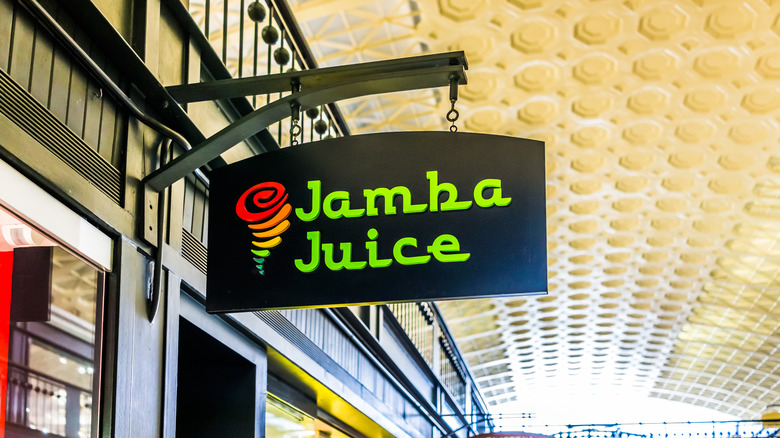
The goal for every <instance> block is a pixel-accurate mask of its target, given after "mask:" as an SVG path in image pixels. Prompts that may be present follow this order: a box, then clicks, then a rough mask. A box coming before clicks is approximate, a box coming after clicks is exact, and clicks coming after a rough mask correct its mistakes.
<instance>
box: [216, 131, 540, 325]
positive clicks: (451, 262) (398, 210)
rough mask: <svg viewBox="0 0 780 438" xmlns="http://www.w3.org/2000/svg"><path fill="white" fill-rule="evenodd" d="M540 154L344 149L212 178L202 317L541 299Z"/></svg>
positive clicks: (269, 157)
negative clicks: (431, 302)
mask: <svg viewBox="0 0 780 438" xmlns="http://www.w3.org/2000/svg"><path fill="white" fill-rule="evenodd" d="M545 217H546V214H545V182H544V145H543V143H541V142H537V141H532V140H525V139H516V138H510V137H502V136H490V135H480V134H463V133H458V134H452V133H449V132H429V133H390V134H373V135H365V136H353V137H346V138H341V139H333V140H326V141H322V142H316V143H310V144H304V145H300V146H296V147H292V148H287V149H283V150H279V151H274V152H269V153H266V154H262V155H259V156H256V157H253V158H250V159H248V160H244V161H241V162H239V163H235V164H233V165H230V166H226V167H224V168H221V169H217V170H216V171H215V172H214V173H213V175H212V177H211V187H210V199H209V258H208V272H209V274H208V291H207V310H209V311H210V312H225V311H242V310H258V309H272V308H297V307H317V306H337V305H351V304H370V303H384V302H393V301H419V300H441V299H454V298H471V297H480V296H498V295H515V294H528V293H544V292H546V289H547V283H546V280H547V271H546V266H547V261H546V224H545Z"/></svg>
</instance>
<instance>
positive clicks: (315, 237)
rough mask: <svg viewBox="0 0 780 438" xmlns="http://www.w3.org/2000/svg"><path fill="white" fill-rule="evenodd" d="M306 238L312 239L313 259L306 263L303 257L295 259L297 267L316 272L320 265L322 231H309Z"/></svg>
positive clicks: (302, 270)
mask: <svg viewBox="0 0 780 438" xmlns="http://www.w3.org/2000/svg"><path fill="white" fill-rule="evenodd" d="M306 238H307V239H309V240H311V261H310V262H309V263H304V262H303V260H301V259H295V267H296V268H298V270H299V271H301V272H314V270H316V269H317V267H319V266H320V232H319V231H309V232H308V233H306Z"/></svg>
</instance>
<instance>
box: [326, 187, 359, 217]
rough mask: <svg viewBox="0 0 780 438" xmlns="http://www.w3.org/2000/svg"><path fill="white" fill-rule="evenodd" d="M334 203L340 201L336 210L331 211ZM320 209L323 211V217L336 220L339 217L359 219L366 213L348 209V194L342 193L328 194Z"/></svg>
mask: <svg viewBox="0 0 780 438" xmlns="http://www.w3.org/2000/svg"><path fill="white" fill-rule="evenodd" d="M334 201H341V202H340V203H339V208H338V210H334V209H333V202H334ZM322 209H323V210H324V211H325V216H327V217H329V218H331V219H338V218H340V217H360V216H363V215H364V214H365V213H366V210H364V209H362V208H359V209H354V210H352V209H350V208H349V193H348V192H344V191H335V192H333V193H329V194H328V196H326V197H325V202H323V203H322Z"/></svg>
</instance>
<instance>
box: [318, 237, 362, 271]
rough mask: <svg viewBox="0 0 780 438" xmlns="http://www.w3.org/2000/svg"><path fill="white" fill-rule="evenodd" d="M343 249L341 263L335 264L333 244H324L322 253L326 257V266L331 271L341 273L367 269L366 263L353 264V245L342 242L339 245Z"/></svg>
mask: <svg viewBox="0 0 780 438" xmlns="http://www.w3.org/2000/svg"><path fill="white" fill-rule="evenodd" d="M339 248H341V255H342V256H341V261H340V262H335V261H334V260H333V244H332V243H323V244H322V252H323V254H324V255H325V256H324V258H325V266H327V267H328V269H330V270H331V271H340V270H342V269H349V270H353V269H363V268H365V267H366V262H353V261H352V243H350V242H342V243H340V244H339Z"/></svg>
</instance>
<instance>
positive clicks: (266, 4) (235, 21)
mask: <svg viewBox="0 0 780 438" xmlns="http://www.w3.org/2000/svg"><path fill="white" fill-rule="evenodd" d="M189 12H190V15H191V16H192V18H193V20H194V21H195V23H196V24H197V25H198V28H199V29H200V30H201V32H202V33H203V36H205V39H206V41H208V42H209V43H210V45H211V48H212V49H213V51H214V55H215V56H216V57H217V58H218V59H219V61H220V62H221V64H222V65H223V66H224V68H225V69H226V71H227V73H228V74H229V76H230V77H232V78H242V77H248V76H262V75H270V74H274V73H284V72H286V71H290V70H296V69H297V70H308V69H312V68H316V67H317V64H316V62H315V61H314V58H313V56H312V54H311V52H310V51H309V48H308V46H307V45H306V42H305V40H304V39H303V36H302V35H301V32H300V29H299V28H298V25H297V23H296V22H295V20H294V18H293V17H292V13H291V12H290V11H289V7H288V6H287V5H286V3H284V2H278V1H262V2H259V1H253V0H193V1H190V4H189ZM209 58H210V57H209V56H206V57H204V59H209ZM211 58H212V59H213V58H214V57H211ZM204 65H205V66H206V69H207V70H208V71H209V73H212V76H214V78H215V79H217V78H220V79H221V77H220V76H221V75H219V74H214V73H215V72H214V71H212V70H214V69H213V68H211V69H209V68H208V67H209V66H208V65H206V63H204ZM212 67H213V66H212ZM292 91H293V86H292V84H291V86H290V92H287V93H273V94H267V95H258V96H251V97H249V101H250V103H251V106H252V108H253V109H256V108H259V107H261V106H263V105H266V104H268V103H271V102H273V101H275V100H277V99H281V98H282V97H284V96H287V95H289V94H290V93H291V92H292ZM304 110H305V111H302V112H301V114H300V124H299V126H300V128H301V129H300V137H299V138H298V140H299V141H300V142H304V141H313V140H321V139H325V138H329V137H340V136H343V135H348V134H349V133H348V130H347V128H346V123H345V122H344V119H343V117H342V116H341V114H340V113H339V110H338V108H337V107H336V105H335V104H330V105H323V106H320V107H318V108H308V109H306V108H304ZM290 128H291V123H290V119H287V120H285V121H282V122H279V123H277V124H276V125H275V126H273V127H271V128H269V129H268V131H269V132H270V133H271V134H273V135H274V136H275V139H276V141H277V143H278V144H279V145H280V146H281V145H287V144H289V143H290Z"/></svg>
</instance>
